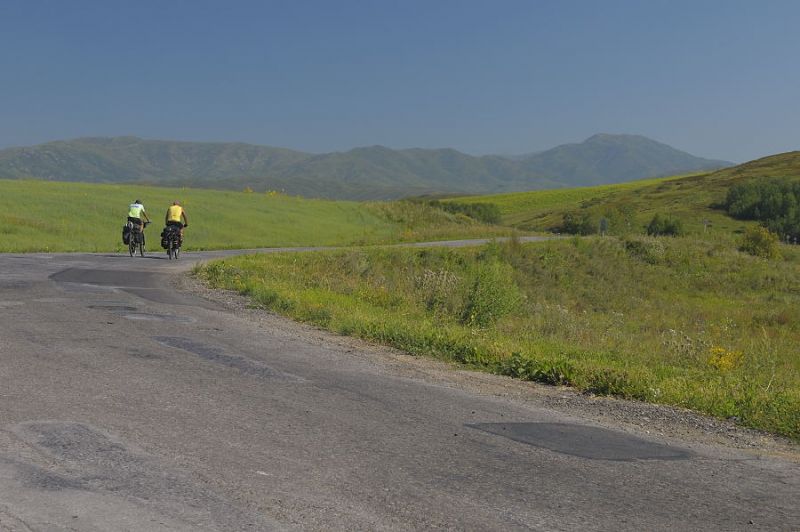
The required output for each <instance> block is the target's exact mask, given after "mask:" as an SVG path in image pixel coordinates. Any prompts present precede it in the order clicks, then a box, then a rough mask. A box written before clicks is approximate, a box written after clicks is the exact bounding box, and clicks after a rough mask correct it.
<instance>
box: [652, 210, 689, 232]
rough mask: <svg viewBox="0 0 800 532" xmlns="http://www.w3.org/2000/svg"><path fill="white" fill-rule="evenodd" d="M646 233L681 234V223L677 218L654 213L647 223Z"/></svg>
mask: <svg viewBox="0 0 800 532" xmlns="http://www.w3.org/2000/svg"><path fill="white" fill-rule="evenodd" d="M647 234H648V235H650V236H680V235H682V234H683V224H682V223H681V221H680V220H678V219H675V218H667V217H662V216H661V215H660V214H656V215H655V216H653V219H652V220H650V223H649V224H647Z"/></svg>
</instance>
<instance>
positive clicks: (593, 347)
mask: <svg viewBox="0 0 800 532" xmlns="http://www.w3.org/2000/svg"><path fill="white" fill-rule="evenodd" d="M737 246H738V240H737V239H735V238H728V239H719V240H717V241H715V242H710V241H703V240H696V239H688V238H664V237H660V238H654V237H647V236H635V237H623V238H616V237H607V238H600V237H594V238H589V239H583V238H581V239H577V238H575V239H566V240H558V241H549V242H544V243H536V244H520V243H518V242H516V241H515V240H512V241H510V242H507V243H502V244H501V243H492V244H489V245H485V246H483V247H479V248H463V249H439V248H429V249H398V248H373V249H369V250H363V249H362V250H355V249H354V250H340V251H333V252H321V253H308V254H277V255H261V256H258V255H256V256H242V257H237V258H232V259H227V260H224V261H219V262H215V263H213V264H208V265H204V266H202V267H199V268H197V270H196V274H197V275H199V276H200V277H201V278H202V279H204V280H206V281H207V282H208V283H210V284H211V286H214V287H219V288H226V289H231V290H236V291H238V292H240V293H242V294H245V295H247V296H249V297H250V298H251V300H252V303H253V305H256V306H259V307H263V308H267V309H270V310H273V311H276V312H279V313H282V314H285V315H287V316H290V317H292V318H295V319H298V320H302V321H307V322H310V323H314V324H316V325H318V326H320V327H325V328H327V329H330V330H332V331H335V332H338V333H341V334H346V335H353V336H358V337H361V338H365V339H368V340H372V341H376V342H381V343H385V344H388V345H392V346H395V347H398V348H400V349H404V350H406V351H408V352H410V353H413V354H418V355H422V354H424V355H431V356H435V357H439V358H441V359H444V360H448V361H453V362H458V363H462V364H466V365H468V366H472V367H476V368H481V369H484V370H487V371H491V372H495V373H499V374H504V375H511V376H514V377H517V378H521V379H528V380H533V381H540V382H545V383H550V384H564V385H570V386H574V387H576V388H578V389H580V390H585V391H587V392H592V393H596V394H610V395H616V396H620V397H625V398H631V399H639V400H644V401H651V402H658V403H664V404H670V405H677V406H682V407H688V408H692V409H695V410H698V411H701V412H706V413H709V414H712V415H715V416H719V417H722V418H733V419H736V420H738V421H739V422H740V423H742V424H744V425H747V426H750V427H756V428H760V429H764V430H769V431H773V432H776V433H779V434H783V435H786V436H789V437H792V438H795V439H800V356H798V347H797V346H798V345H800V277H799V276H798V275H797V274H798V271H799V269H798V266H800V249H798V248H796V247H790V246H784V247H785V248H786V249H785V250H784V253H783V254H782V256H781V258H780V259H773V260H765V259H763V258H760V257H755V256H752V255H750V254H748V253H743V252H740V251H738V250H737Z"/></svg>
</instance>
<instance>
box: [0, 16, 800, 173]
mask: <svg viewBox="0 0 800 532" xmlns="http://www.w3.org/2000/svg"><path fill="white" fill-rule="evenodd" d="M599 132H607V133H635V134H641V135H645V136H648V137H651V138H653V139H655V140H659V141H661V142H666V143H667V144H670V145H672V146H675V147H676V148H679V149H683V150H687V151H689V152H691V153H693V154H695V155H699V156H704V157H711V158H719V159H727V160H732V161H736V162H740V161H745V160H749V159H753V158H756V157H760V156H764V155H769V154H773V153H777V152H782V151H788V150H796V149H800V1H793V0H786V1H777V0H775V1H770V0H752V1H739V0H718V1H711V0H691V1H683V0H631V1H627V0H618V1H617V0H586V1H577V0H575V1H573V0H520V1H512V0H484V1H473V0H396V1H392V0H371V1H367V0H362V1H356V0H318V1H310V0H309V1H304V0H286V1H266V0H264V1H236V0H228V1H205V0H159V1H145V0H136V1H119V0H98V1H91V2H90V1H81V0H70V1H62V0H52V1H40V0H0V147H8V146H19V145H28V144H34V143H39V142H44V141H48V140H56V139H66V138H74V137H80V136H111V135H137V136H143V137H148V138H164V139H178V140H202V141H243V142H250V143H254V144H266V145H273V146H283V147H288V148H294V149H299V150H306V151H313V152H326V151H334V150H346V149H350V148H353V147H355V146H364V145H372V144H383V145H386V146H389V147H393V148H407V147H424V148H436V147H453V148H456V149H459V150H462V151H465V152H468V153H473V154H485V153H507V154H511V153H526V152H531V151H538V150H542V149H547V148H550V147H553V146H555V145H558V144H562V143H566V142H579V141H582V140H583V139H585V138H586V137H588V136H590V135H592V134H594V133H599Z"/></svg>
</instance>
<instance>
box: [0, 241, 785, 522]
mask: <svg viewBox="0 0 800 532" xmlns="http://www.w3.org/2000/svg"><path fill="white" fill-rule="evenodd" d="M226 254H229V253H189V254H186V255H184V256H183V257H182V258H181V260H179V261H168V260H166V257H165V256H162V254H160V253H159V254H157V255H156V254H153V255H152V256H150V257H146V258H133V259H132V258H130V257H128V256H127V255H115V254H106V255H103V254H75V255H67V254H54V255H46V254H31V255H0V529H3V530H98V531H99V530H103V531H105V530H137V531H141V530H272V529H279V530H283V529H301V530H307V529H318V530H322V529H326V530H328V529H347V530H354V529H363V530H382V529H431V528H446V529H464V530H525V529H531V530H798V529H800V503H798V501H800V466H799V465H798V463H797V462H796V461H794V460H792V459H782V458H777V457H768V456H763V455H758V454H755V453H753V452H746V451H740V450H736V449H730V448H727V447H724V446H715V445H697V444H695V443H693V442H689V441H682V440H681V439H680V438H674V437H669V438H668V437H655V436H651V435H649V434H647V433H645V432H642V433H639V434H636V433H632V432H631V431H623V430H618V429H615V428H608V427H604V426H601V425H600V424H597V423H592V422H591V421H587V420H586V419H582V418H580V417H575V416H570V415H565V414H564V413H562V412H559V411H558V410H554V409H548V408H539V407H534V406H531V404H530V403H526V402H524V401H516V400H514V399H513V398H502V397H494V396H491V395H487V394H481V393H476V392H472V391H469V390H465V389H464V388H460V387H458V386H448V385H447V384H445V383H441V382H432V381H431V380H429V379H422V378H415V377H414V376H413V375H411V376H410V374H409V373H408V372H405V373H404V372H402V371H398V370H397V369H396V368H393V366H392V365H390V364H389V365H385V364H380V363H376V362H375V360H376V358H375V355H374V354H372V355H369V356H367V355H365V354H364V353H362V352H361V351H360V349H361V348H358V347H355V348H354V347H353V344H348V343H347V342H336V341H331V342H328V341H324V340H319V337H315V338H317V340H313V341H312V340H310V339H309V338H310V337H309V336H308V335H305V334H300V333H299V332H295V331H293V329H292V327H291V326H282V327H269V326H266V325H264V324H259V323H257V322H254V321H253V320H251V319H246V318H245V317H243V316H241V315H239V314H237V313H235V312H233V311H231V310H228V309H227V308H226V307H224V306H222V305H220V304H218V303H213V302H211V301H209V300H206V299H203V298H200V297H198V296H196V295H193V294H192V293H188V292H185V291H179V290H177V289H176V288H175V287H174V284H173V280H174V278H175V277H176V275H178V274H181V273H183V272H185V271H186V270H188V269H189V268H190V267H191V265H192V263H193V262H194V261H196V260H206V259H209V258H212V257H216V256H222V255H226ZM363 349H364V350H368V349H369V348H368V347H366V346H365V347H363ZM531 386H533V385H531Z"/></svg>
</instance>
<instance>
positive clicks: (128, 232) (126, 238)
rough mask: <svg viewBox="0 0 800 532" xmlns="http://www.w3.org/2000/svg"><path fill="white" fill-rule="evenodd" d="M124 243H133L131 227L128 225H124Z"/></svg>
mask: <svg viewBox="0 0 800 532" xmlns="http://www.w3.org/2000/svg"><path fill="white" fill-rule="evenodd" d="M122 243H123V244H125V245H126V246H127V245H128V244H130V243H131V228H130V227H128V226H127V225H123V226H122Z"/></svg>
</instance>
